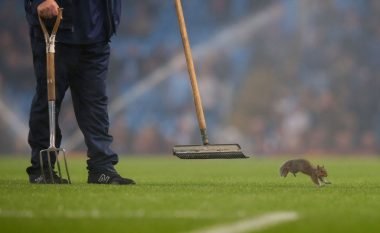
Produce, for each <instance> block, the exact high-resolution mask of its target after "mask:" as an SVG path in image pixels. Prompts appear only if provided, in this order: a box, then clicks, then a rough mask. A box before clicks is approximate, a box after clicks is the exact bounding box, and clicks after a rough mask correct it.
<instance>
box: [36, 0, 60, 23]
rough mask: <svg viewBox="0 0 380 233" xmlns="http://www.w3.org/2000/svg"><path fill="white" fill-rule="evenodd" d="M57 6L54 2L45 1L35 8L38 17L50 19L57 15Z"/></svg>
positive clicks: (51, 0) (52, 0)
mask: <svg viewBox="0 0 380 233" xmlns="http://www.w3.org/2000/svg"><path fill="white" fill-rule="evenodd" d="M58 9H59V6H58V4H57V2H56V1H55V0H45V1H44V2H42V3H41V4H40V5H38V6H37V12H38V15H39V16H41V18H45V19H50V18H53V17H55V16H57V15H58Z"/></svg>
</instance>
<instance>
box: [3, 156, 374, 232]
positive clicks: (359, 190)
mask: <svg viewBox="0 0 380 233" xmlns="http://www.w3.org/2000/svg"><path fill="white" fill-rule="evenodd" d="M69 156H70V155H69ZM284 160H285V159H284V158H277V159H266V158H250V159H245V160H207V161H205V160H203V161H199V160H198V161H194V160H192V161H189V160H180V159H177V158H175V157H142V156H141V157H138V156H136V157H124V158H122V159H121V161H120V163H119V164H118V166H117V168H118V170H119V172H120V173H121V174H122V175H124V176H127V177H131V178H133V179H135V180H136V182H137V183H138V184H137V185H135V186H107V185H88V184H86V179H87V174H86V169H85V167H86V164H85V158H70V157H69V168H70V171H71V176H72V180H73V184H72V185H31V184H28V182H27V176H26V173H25V168H26V166H27V165H28V161H29V158H28V157H27V156H25V157H22V158H21V157H17V158H11V157H1V158H0V232H4V233H5V232H6V233H12V232H17V233H20V232H39V233H44V232H49V233H51V232H57V233H58V232H81V233H85V232H91V233H96V232H112V233H117V232H131V233H140V232H155V233H157V232H165V233H170V232H183V233H187V232H192V231H197V230H200V229H205V228H209V227H213V226H218V225H220V224H229V223H234V222H236V221H239V220H244V219H248V218H252V217H255V216H260V215H262V214H265V213H271V212H275V211H294V212H296V213H298V215H299V219H298V220H296V221H291V222H286V223H281V224H278V225H275V226H271V227H268V228H266V229H262V230H260V231H259V232H267V233H269V232H292V233H297V232H308V233H310V232H344V233H351V232H357V233H363V232H380V160H379V159H378V158H362V157H360V158H323V157H316V158H311V159H310V160H311V162H312V163H313V164H324V165H325V166H326V168H327V170H328V172H329V177H328V178H329V180H330V181H331V182H332V184H331V185H328V186H325V187H322V188H318V187H316V186H315V185H314V184H313V183H312V182H311V180H310V178H309V177H307V176H305V175H302V174H299V175H298V176H297V177H296V178H294V177H293V176H291V175H290V176H288V177H287V178H282V177H280V176H279V171H278V170H279V167H280V166H281V164H282V163H283V161H284ZM248 232H249V231H248Z"/></svg>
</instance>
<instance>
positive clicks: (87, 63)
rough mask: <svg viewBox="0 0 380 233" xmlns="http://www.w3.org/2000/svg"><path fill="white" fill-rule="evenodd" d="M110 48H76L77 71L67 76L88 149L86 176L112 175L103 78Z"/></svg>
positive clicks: (103, 45)
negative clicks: (77, 52)
mask: <svg viewBox="0 0 380 233" xmlns="http://www.w3.org/2000/svg"><path fill="white" fill-rule="evenodd" d="M109 55H110V48H109V44H108V43H98V44H94V45H83V46H80V56H79V62H78V64H77V69H76V70H75V72H74V73H72V74H71V75H70V79H69V80H70V81H69V82H70V89H71V96H72V99H73V105H74V111H75V116H76V118H77V121H78V125H79V127H80V129H81V131H82V133H83V135H84V139H85V143H86V145H87V148H88V152H87V156H88V160H87V165H88V166H87V169H88V171H89V173H101V172H115V173H116V171H115V169H114V165H115V164H116V163H117V162H118V155H117V154H116V153H115V152H113V151H112V150H111V149H110V145H111V143H112V140H113V138H112V136H111V135H110V134H109V133H108V129H109V119H108V112H107V105H108V97H107V94H106V78H107V71H108V62H109Z"/></svg>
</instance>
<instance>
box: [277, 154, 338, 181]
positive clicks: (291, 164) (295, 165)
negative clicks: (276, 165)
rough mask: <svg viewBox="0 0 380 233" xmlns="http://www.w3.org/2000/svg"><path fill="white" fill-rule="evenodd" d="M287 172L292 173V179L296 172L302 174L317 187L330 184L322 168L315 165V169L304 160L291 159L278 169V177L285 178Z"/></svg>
mask: <svg viewBox="0 0 380 233" xmlns="http://www.w3.org/2000/svg"><path fill="white" fill-rule="evenodd" d="M289 172H290V173H292V174H293V175H294V177H295V176H296V173H297V172H302V173H303V174H306V175H308V176H310V178H311V180H312V181H313V182H314V183H315V184H316V185H318V186H321V185H322V183H323V184H331V182H329V181H328V180H327V179H326V177H327V171H326V169H325V168H324V166H319V165H317V167H316V168H315V167H314V166H313V165H311V163H310V162H309V161H307V160H305V159H293V160H288V161H286V162H285V163H284V164H283V165H282V166H281V167H280V175H281V176H283V177H286V176H287V175H288V173H289Z"/></svg>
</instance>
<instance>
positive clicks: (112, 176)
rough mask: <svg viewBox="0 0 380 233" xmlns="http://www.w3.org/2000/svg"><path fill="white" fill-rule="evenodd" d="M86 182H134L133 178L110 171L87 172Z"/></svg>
mask: <svg viewBox="0 0 380 233" xmlns="http://www.w3.org/2000/svg"><path fill="white" fill-rule="evenodd" d="M87 183H89V184H118V185H131V184H136V182H135V181H134V180H131V179H128V178H123V177H121V176H120V175H119V174H117V173H111V172H103V173H89V174H88V180H87Z"/></svg>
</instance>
